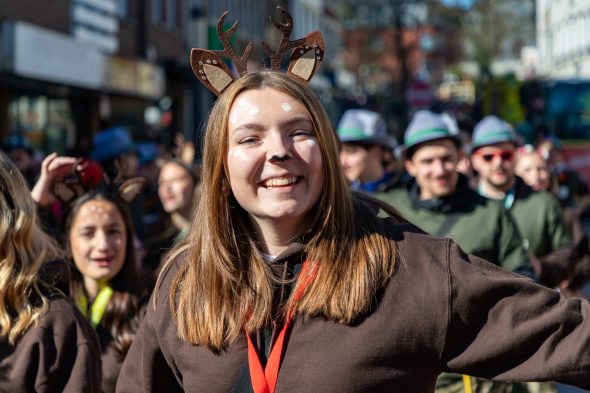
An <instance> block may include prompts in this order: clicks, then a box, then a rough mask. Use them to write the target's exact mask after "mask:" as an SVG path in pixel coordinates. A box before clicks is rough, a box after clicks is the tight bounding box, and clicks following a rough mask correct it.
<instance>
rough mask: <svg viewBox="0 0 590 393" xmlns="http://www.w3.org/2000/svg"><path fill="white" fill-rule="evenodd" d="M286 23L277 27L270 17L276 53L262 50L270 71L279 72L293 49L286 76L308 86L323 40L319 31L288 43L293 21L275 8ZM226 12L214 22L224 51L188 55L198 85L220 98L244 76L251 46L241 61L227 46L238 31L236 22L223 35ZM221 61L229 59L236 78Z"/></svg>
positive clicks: (321, 53) (321, 55)
mask: <svg viewBox="0 0 590 393" xmlns="http://www.w3.org/2000/svg"><path fill="white" fill-rule="evenodd" d="M277 8H278V9H279V10H280V11H281V13H282V14H283V15H284V16H285V18H286V19H287V23H280V22H277V21H276V20H274V19H273V18H272V17H270V20H271V22H272V23H273V24H274V26H275V27H276V28H277V29H278V30H279V31H280V32H281V41H280V43H279V47H278V48H277V50H276V51H273V50H272V49H271V48H270V46H269V45H268V44H267V43H266V42H264V41H262V42H261V45H262V49H263V50H264V52H265V53H266V54H267V56H268V57H269V60H270V63H271V64H270V69H272V70H280V69H281V62H282V58H283V55H284V54H285V53H286V52H287V51H289V50H290V49H292V50H293V51H292V52H291V58H290V61H289V68H288V70H287V74H288V75H292V76H295V77H297V78H299V79H300V80H302V81H304V82H306V83H307V82H309V81H310V80H311V78H312V77H313V75H314V74H315V72H316V71H317V69H318V68H319V66H320V64H321V62H322V59H323V58H324V40H323V38H322V34H321V33H320V31H319V30H316V31H314V32H312V33H309V34H307V35H306V36H305V37H304V38H300V39H298V40H294V41H290V40H289V37H290V35H291V32H292V30H293V18H292V17H291V14H289V12H288V11H287V10H285V9H284V8H282V7H280V6H278V7H277ZM227 15H228V12H227V11H226V12H224V13H223V15H222V16H221V17H220V18H219V21H218V22H217V35H218V37H219V40H220V41H221V43H222V45H223V50H216V51H211V50H207V49H202V48H193V49H192V50H191V54H190V63H191V68H192V69H193V72H194V73H195V75H196V77H197V79H198V80H199V82H201V83H202V84H203V85H204V86H205V87H207V88H208V89H209V90H211V91H212V92H213V93H214V94H215V95H217V96H219V95H221V93H223V92H224V91H225V89H227V87H228V86H229V85H231V84H232V82H234V81H235V80H236V79H238V78H240V77H242V76H244V75H246V74H247V73H248V70H247V62H248V57H249V56H250V52H251V50H252V43H251V42H250V43H249V44H248V45H247V46H246V49H245V50H244V53H243V55H242V56H241V57H240V56H238V54H237V53H236V50H235V49H234V47H233V46H232V44H231V42H230V38H231V36H232V35H233V34H234V33H235V31H236V30H237V28H238V21H236V22H235V23H234V24H233V25H232V27H230V28H229V29H228V30H227V31H225V32H224V31H223V23H224V21H225V18H226V17H227ZM224 57H225V58H227V59H229V60H230V61H231V62H232V63H233V65H234V67H235V68H236V70H237V72H238V76H237V77H236V76H235V75H234V74H233V73H232V71H231V70H230V68H229V67H228V66H227V64H225V61H224Z"/></svg>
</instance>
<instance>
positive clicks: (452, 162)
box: [378, 110, 533, 393]
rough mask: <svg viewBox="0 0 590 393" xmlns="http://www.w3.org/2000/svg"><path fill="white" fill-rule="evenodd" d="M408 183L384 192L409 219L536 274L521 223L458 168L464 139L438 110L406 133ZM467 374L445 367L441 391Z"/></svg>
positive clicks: (421, 115)
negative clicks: (450, 371) (448, 371)
mask: <svg viewBox="0 0 590 393" xmlns="http://www.w3.org/2000/svg"><path fill="white" fill-rule="evenodd" d="M404 147H405V151H404V155H405V158H406V161H405V166H406V170H407V171H408V173H409V174H410V175H412V176H413V179H412V180H410V181H409V182H408V183H407V185H406V187H404V188H401V189H397V190H393V191H390V192H388V193H384V194H379V195H378V197H381V199H383V200H384V201H385V202H387V203H389V204H391V205H392V206H394V207H395V208H396V209H397V210H398V211H399V212H400V213H401V214H402V216H404V217H405V218H406V219H407V220H409V221H410V222H411V223H413V224H415V225H416V226H418V227H420V228H421V229H423V230H424V231H426V232H427V233H429V234H431V235H435V236H442V237H451V238H453V239H454V240H455V241H456V242H457V243H458V244H459V246H461V248H462V249H463V250H464V251H465V252H467V253H469V254H473V255H476V256H478V257H481V258H484V259H486V260H488V261H490V262H492V263H494V264H496V265H499V266H501V267H503V268H505V269H507V270H511V271H515V272H518V273H522V274H526V275H528V276H529V277H531V276H532V275H533V272H532V269H531V267H530V265H529V263H528V258H527V254H526V252H525V250H524V248H523V247H522V241H521V239H520V236H519V234H518V230H517V228H516V224H515V223H514V220H513V219H512V218H511V216H510V214H509V213H508V212H507V211H506V210H505V209H504V208H503V206H502V204H501V203H499V202H497V201H493V200H489V199H487V198H485V197H482V196H481V195H479V194H478V193H477V192H476V191H474V190H473V189H472V188H470V186H469V180H468V179H467V177H466V176H464V175H462V174H460V173H459V171H458V170H457V167H458V164H459V163H460V162H461V160H462V159H463V158H464V154H463V150H462V148H461V141H460V139H459V138H458V136H457V135H456V134H453V133H451V132H450V131H449V128H448V126H447V123H446V122H445V121H444V119H443V118H442V117H441V116H440V115H438V114H435V113H432V112H430V111H426V110H422V111H418V112H416V114H415V115H414V117H413V119H412V121H411V122H410V125H409V126H408V128H407V129H406V132H405V134H404ZM462 384H463V382H462V378H461V376H458V375H455V374H446V373H443V374H441V376H439V379H438V380H437V384H436V386H437V392H440V393H443V392H444V393H451V392H460V391H464V390H463V385H462Z"/></svg>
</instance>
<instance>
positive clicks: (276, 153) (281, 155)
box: [267, 135, 292, 162]
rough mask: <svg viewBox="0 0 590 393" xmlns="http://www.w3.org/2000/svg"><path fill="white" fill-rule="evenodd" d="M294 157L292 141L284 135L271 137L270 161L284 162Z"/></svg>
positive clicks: (269, 147) (269, 145)
mask: <svg viewBox="0 0 590 393" xmlns="http://www.w3.org/2000/svg"><path fill="white" fill-rule="evenodd" d="M291 157H292V154H291V141H290V140H289V138H285V137H283V136H282V135H274V136H271V137H270V138H269V144H268V151H267V158H268V160H269V161H270V162H282V161H286V160H288V159H289V158H291Z"/></svg>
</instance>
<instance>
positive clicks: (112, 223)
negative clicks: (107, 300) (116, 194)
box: [69, 199, 127, 282]
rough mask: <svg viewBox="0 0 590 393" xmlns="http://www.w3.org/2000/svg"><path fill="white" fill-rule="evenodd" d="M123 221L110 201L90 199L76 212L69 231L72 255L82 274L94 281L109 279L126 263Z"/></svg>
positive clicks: (125, 238)
mask: <svg viewBox="0 0 590 393" xmlns="http://www.w3.org/2000/svg"><path fill="white" fill-rule="evenodd" d="M126 235H127V233H126V229H125V223H124V221H123V217H122V216H121V213H120V212H119V210H118V209H117V207H116V206H115V205H114V204H113V203H112V202H109V201H106V200H102V199H93V200H90V201H88V202H86V203H84V204H83V205H82V206H81V207H80V209H79V210H78V212H77V213H76V215H75V217H74V219H73V222H72V228H71V230H70V234H69V242H70V247H71V250H72V257H73V259H74V263H75V264H76V267H77V268H78V270H79V271H80V273H82V275H83V276H85V277H87V278H90V279H92V280H94V281H97V282H104V281H108V280H110V279H112V278H113V277H115V276H116V275H117V273H119V272H120V271H121V269H122V268H123V264H124V263H125V250H126V247H127V237H126Z"/></svg>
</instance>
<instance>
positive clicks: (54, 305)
mask: <svg viewBox="0 0 590 393" xmlns="http://www.w3.org/2000/svg"><path fill="white" fill-rule="evenodd" d="M41 275H42V276H45V277H44V278H47V276H50V277H49V279H46V282H48V281H49V282H51V283H52V284H57V285H58V286H59V287H61V289H66V290H67V279H68V275H67V267H65V264H63V263H62V262H57V261H56V262H50V263H48V264H46V266H45V267H44V271H42V272H41ZM57 281H61V282H62V283H59V282H57ZM64 283H65V288H64ZM49 296H50V298H51V300H50V302H49V309H48V310H47V312H46V313H45V314H43V315H42V316H41V317H40V319H39V320H38V321H37V323H35V324H33V325H32V326H30V327H29V329H27V331H26V332H25V333H24V334H23V336H22V337H21V338H20V339H19V340H18V342H17V344H16V346H12V345H9V344H8V343H7V342H0V392H47V393H53V392H71V393H78V392H85V393H86V392H89V393H94V392H97V393H98V392H100V379H101V376H100V370H101V361H100V349H99V344H98V339H97V337H96V334H95V333H94V331H93V329H92V327H91V326H90V324H89V323H88V321H86V319H85V318H84V317H83V316H82V314H80V312H79V311H78V310H77V308H76V306H74V304H73V303H72V302H71V301H70V300H68V299H67V298H66V297H65V295H61V294H59V293H54V294H49Z"/></svg>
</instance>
